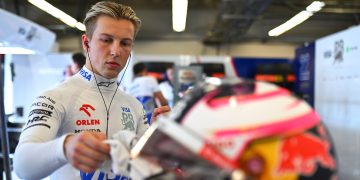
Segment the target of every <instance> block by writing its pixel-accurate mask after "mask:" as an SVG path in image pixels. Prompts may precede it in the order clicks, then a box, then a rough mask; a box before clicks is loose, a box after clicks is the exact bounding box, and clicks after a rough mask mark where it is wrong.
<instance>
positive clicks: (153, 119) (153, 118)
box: [150, 106, 171, 123]
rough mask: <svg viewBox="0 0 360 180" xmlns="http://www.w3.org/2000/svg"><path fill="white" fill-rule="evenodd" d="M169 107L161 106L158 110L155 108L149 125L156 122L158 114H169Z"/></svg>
mask: <svg viewBox="0 0 360 180" xmlns="http://www.w3.org/2000/svg"><path fill="white" fill-rule="evenodd" d="M170 110H171V109H170V107H169V106H161V107H158V108H155V109H154V111H153V113H152V115H151V120H150V123H153V122H155V121H156V117H157V116H159V115H160V114H164V113H167V112H170Z"/></svg>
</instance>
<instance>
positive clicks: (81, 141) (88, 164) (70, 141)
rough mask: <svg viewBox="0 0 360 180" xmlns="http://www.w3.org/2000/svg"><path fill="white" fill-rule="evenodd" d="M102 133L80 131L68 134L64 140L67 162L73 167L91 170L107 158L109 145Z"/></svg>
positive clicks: (86, 170)
mask: <svg viewBox="0 0 360 180" xmlns="http://www.w3.org/2000/svg"><path fill="white" fill-rule="evenodd" d="M104 140H106V135H105V134H104V133H94V132H82V133H79V134H74V135H69V136H68V137H67V138H66V139H65V142H64V152H65V156H66V158H67V159H68V161H69V163H70V164H71V165H72V166H74V167H75V168H77V169H79V170H82V171H85V172H92V171H95V170H96V169H98V168H99V167H100V166H101V165H102V163H103V162H104V161H105V160H107V159H109V158H110V156H109V153H110V146H109V145H108V144H106V143H104V142H103V141H104Z"/></svg>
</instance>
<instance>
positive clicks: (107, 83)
mask: <svg viewBox="0 0 360 180" xmlns="http://www.w3.org/2000/svg"><path fill="white" fill-rule="evenodd" d="M79 74H80V75H81V76H82V77H83V78H84V79H85V80H87V81H89V82H91V83H94V84H96V83H97V85H98V86H99V87H100V88H101V89H102V88H106V89H107V88H111V89H113V88H115V87H117V77H116V78H111V79H107V78H105V77H103V76H101V75H98V74H94V73H93V72H92V71H91V70H89V69H88V68H86V67H85V66H83V68H82V69H81V70H80V71H79ZM94 75H96V81H97V82H96V81H95V77H94Z"/></svg>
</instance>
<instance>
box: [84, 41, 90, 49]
mask: <svg viewBox="0 0 360 180" xmlns="http://www.w3.org/2000/svg"><path fill="white" fill-rule="evenodd" d="M85 46H86V49H89V41H85Z"/></svg>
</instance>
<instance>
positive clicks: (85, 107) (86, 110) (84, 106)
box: [79, 104, 95, 117]
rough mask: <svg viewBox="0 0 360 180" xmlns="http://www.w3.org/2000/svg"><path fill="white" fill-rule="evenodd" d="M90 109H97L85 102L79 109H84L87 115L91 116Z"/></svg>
mask: <svg viewBox="0 0 360 180" xmlns="http://www.w3.org/2000/svg"><path fill="white" fill-rule="evenodd" d="M89 109H90V110H92V111H95V108H94V107H92V106H91V105H90V104H83V105H82V106H81V108H80V109H79V111H84V113H85V114H86V115H87V116H89V117H91V114H90V112H89Z"/></svg>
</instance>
